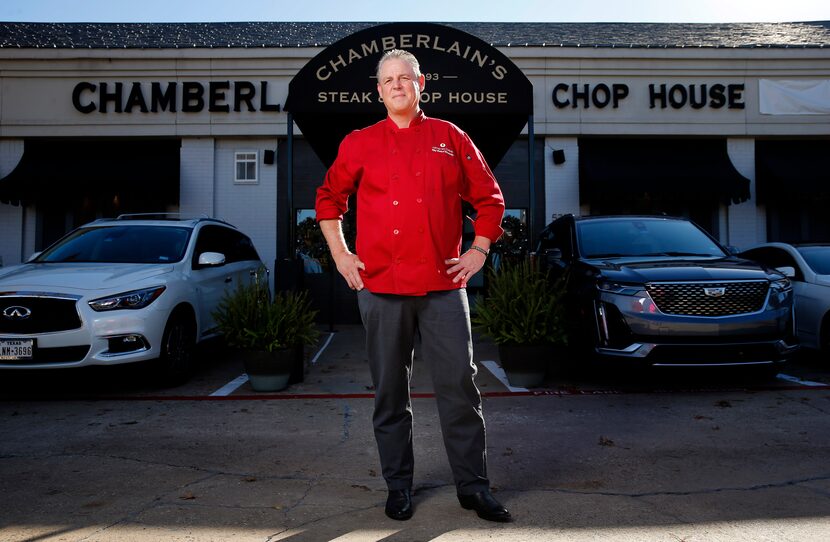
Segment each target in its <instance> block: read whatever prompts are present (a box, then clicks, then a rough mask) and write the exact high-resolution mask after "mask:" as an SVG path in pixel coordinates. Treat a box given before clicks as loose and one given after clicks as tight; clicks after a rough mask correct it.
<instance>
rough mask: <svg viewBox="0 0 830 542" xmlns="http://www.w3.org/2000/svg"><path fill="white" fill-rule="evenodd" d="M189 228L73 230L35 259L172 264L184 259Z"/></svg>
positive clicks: (37, 260) (120, 227)
mask: <svg viewBox="0 0 830 542" xmlns="http://www.w3.org/2000/svg"><path fill="white" fill-rule="evenodd" d="M190 231H191V230H190V229H189V228H178V227H170V226H140V225H130V226H93V227H88V228H80V229H78V230H75V231H74V232H72V233H70V234H69V235H67V236H66V237H64V238H63V239H61V240H60V241H58V242H57V243H56V244H54V245H52V246H51V247H49V248H48V249H46V250H45V251H44V252H43V253H42V254H40V255H39V256H38V257H37V258H35V260H34V262H35V263H59V262H99V263H171V262H178V261H180V260H181V259H182V258H184V253H185V249H186V248H187V241H188V239H189V238H190Z"/></svg>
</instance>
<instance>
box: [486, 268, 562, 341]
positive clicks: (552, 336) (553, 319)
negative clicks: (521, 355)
mask: <svg viewBox="0 0 830 542" xmlns="http://www.w3.org/2000/svg"><path fill="white" fill-rule="evenodd" d="M563 298H564V284H563V281H561V280H560V281H557V282H556V283H553V282H552V281H551V280H550V277H549V276H548V273H545V272H542V271H540V270H539V269H538V268H537V266H536V265H535V263H533V262H531V261H530V260H524V261H521V262H518V263H504V264H502V265H501V266H500V267H499V269H498V271H494V270H493V269H490V271H489V272H488V286H487V296H486V297H484V296H482V295H481V294H479V295H478V296H476V303H475V308H476V313H475V314H474V315H473V317H472V323H473V328H474V329H475V330H476V331H479V332H480V333H482V334H483V335H486V336H488V337H490V338H491V339H493V341H494V342H495V343H496V344H567V337H566V334H565V307H564V303H563Z"/></svg>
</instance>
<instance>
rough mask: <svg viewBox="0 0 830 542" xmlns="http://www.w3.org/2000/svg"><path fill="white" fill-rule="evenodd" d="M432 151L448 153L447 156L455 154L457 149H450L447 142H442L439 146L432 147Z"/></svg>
mask: <svg viewBox="0 0 830 542" xmlns="http://www.w3.org/2000/svg"><path fill="white" fill-rule="evenodd" d="M432 152H440V153H442V154H446V155H447V156H455V151H454V150H452V149H448V148H447V144H446V143H441V144H440V145H438V146H437V147H432Z"/></svg>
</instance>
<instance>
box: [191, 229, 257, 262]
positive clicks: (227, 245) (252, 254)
mask: <svg viewBox="0 0 830 542" xmlns="http://www.w3.org/2000/svg"><path fill="white" fill-rule="evenodd" d="M205 252H218V253H220V254H224V255H225V263H234V262H242V261H247V260H259V255H258V254H257V251H256V249H255V248H254V245H253V243H252V242H251V240H250V239H249V238H248V237H247V236H246V235H244V234H242V233H240V232H238V231H236V230H233V229H231V228H226V227H224V226H212V225H211V226H204V227H202V229H201V230H199V233H198V238H197V239H196V250H195V251H194V252H193V268H194V269H199V263H198V262H199V256H200V255H202V254H203V253H205Z"/></svg>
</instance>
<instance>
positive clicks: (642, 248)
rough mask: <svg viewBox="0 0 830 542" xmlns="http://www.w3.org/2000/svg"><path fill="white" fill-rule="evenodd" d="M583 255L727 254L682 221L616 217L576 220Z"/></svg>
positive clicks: (693, 227) (593, 256)
mask: <svg viewBox="0 0 830 542" xmlns="http://www.w3.org/2000/svg"><path fill="white" fill-rule="evenodd" d="M577 241H578V243H579V251H580V254H581V255H582V257H584V258H616V257H630V256H702V257H718V258H722V257H724V256H726V253H725V252H724V251H723V249H721V248H720V247H719V246H718V245H717V244H716V243H715V242H713V241H712V240H711V239H710V238H709V237H708V236H707V235H706V234H705V233H703V231H701V230H700V229H699V228H698V227H697V226H695V225H694V224H692V223H691V222H687V221H684V220H663V219H644V218H618V219H617V218H615V219H604V220H586V221H582V222H577Z"/></svg>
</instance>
